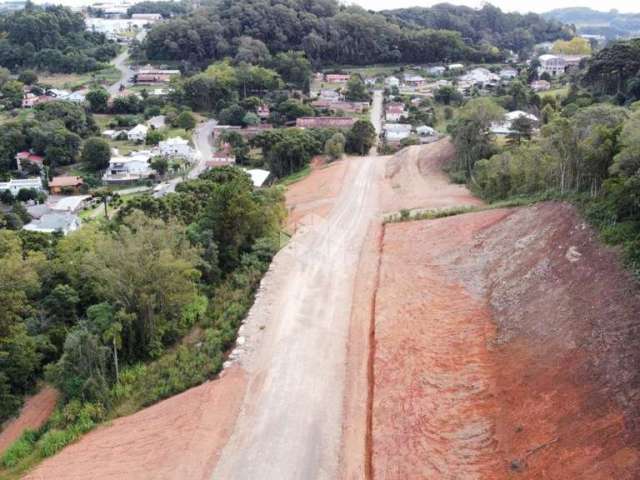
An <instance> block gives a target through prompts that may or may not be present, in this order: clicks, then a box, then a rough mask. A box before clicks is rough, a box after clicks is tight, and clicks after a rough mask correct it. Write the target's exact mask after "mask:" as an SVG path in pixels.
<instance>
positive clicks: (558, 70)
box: [538, 54, 567, 77]
mask: <svg viewBox="0 0 640 480" xmlns="http://www.w3.org/2000/svg"><path fill="white" fill-rule="evenodd" d="M538 61H539V62H540V67H539V68H538V73H539V74H540V75H542V74H543V73H548V74H549V75H551V76H552V77H553V76H556V75H561V74H563V73H564V71H565V68H566V67H567V63H566V62H565V60H564V58H563V57H561V56H560V55H550V54H547V55H540V56H539V57H538Z"/></svg>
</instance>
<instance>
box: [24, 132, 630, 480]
mask: <svg viewBox="0 0 640 480" xmlns="http://www.w3.org/2000/svg"><path fill="white" fill-rule="evenodd" d="M452 155H453V149H452V147H451V144H450V143H449V142H448V141H446V140H444V141H440V142H437V143H435V144H431V145H427V146H420V147H410V148H407V149H405V150H403V151H401V152H400V153H398V154H396V155H395V156H392V157H376V156H370V157H362V158H347V159H345V160H342V161H339V162H335V163H333V164H330V165H328V166H317V167H316V168H314V169H313V171H312V173H311V174H310V175H309V176H308V177H306V178H305V179H303V180H301V181H300V182H298V183H296V184H294V185H292V186H291V187H290V188H289V190H288V195H287V207H288V209H289V212H290V223H289V228H290V230H291V231H292V232H293V231H295V234H294V236H293V237H292V239H291V241H290V242H289V243H288V244H287V245H286V246H285V247H284V248H283V249H282V250H281V251H280V253H279V254H278V255H277V256H276V257H275V259H274V261H273V264H272V266H271V268H270V270H269V272H268V273H267V275H266V276H265V278H264V280H263V282H262V286H261V289H260V292H259V294H258V296H257V299H256V303H255V305H254V307H253V308H252V309H251V312H250V314H249V316H248V318H247V320H246V321H245V323H244V325H243V327H242V328H241V331H240V337H239V341H238V344H237V346H236V349H235V350H234V352H233V353H232V356H231V358H232V359H233V363H232V366H230V367H228V368H227V369H226V370H225V373H224V374H223V375H222V377H221V378H220V379H218V380H215V381H212V382H208V383H206V384H205V385H203V386H200V387H196V388H194V389H191V390H189V391H187V392H185V393H183V394H181V395H178V396H176V397H173V398H171V399H168V400H165V401H163V402H160V403H159V404H157V405H155V406H152V407H150V408H148V409H146V410H143V411H141V412H139V413H137V414H135V415H132V416H129V417H125V418H121V419H118V420H116V421H114V422H113V424H112V425H107V426H104V427H101V428H99V429H97V430H96V431H95V432H92V433H90V434H88V435H87V436H86V437H85V438H83V439H81V440H80V441H79V442H77V443H76V444H74V445H72V446H70V447H68V448H66V449H65V450H64V451H63V452H61V453H60V454H59V455H57V456H55V457H53V458H52V459H49V460H47V461H45V462H43V463H42V464H41V465H40V466H39V467H38V468H37V469H36V470H35V471H34V472H32V474H31V475H30V476H29V477H28V478H47V479H58V478H60V479H62V478H65V479H67V478H69V479H73V478H84V476H85V475H86V472H87V471H88V470H89V469H90V470H91V472H92V478H98V479H100V478H104V479H107V478H118V479H121V478H124V479H140V478H142V479H145V478H148V479H152V478H167V479H178V478H187V477H188V478H202V479H205V478H215V479H243V478H265V479H297V478H305V479H306V478H313V479H316V478H318V479H322V478H326V479H333V478H347V479H362V478H375V479H423V478H429V479H432V478H433V479H488V480H494V479H509V478H527V479H532V480H533V479H554V480H555V479H564V478H581V479H582V478H585V479H602V480H604V479H610V478H616V479H623V480H626V479H629V480H631V479H634V478H637V472H638V471H639V465H640V454H639V450H638V449H639V448H640V447H639V441H638V433H637V431H638V429H637V425H636V422H637V420H636V419H637V418H638V412H637V404H638V402H637V400H638V399H637V393H636V392H637V391H638V388H637V387H638V374H637V372H636V370H637V369H636V368H635V367H636V366H637V365H638V362H639V360H640V359H639V358H638V354H637V352H638V351H639V350H638V345H637V344H638V340H637V338H638V335H637V332H638V329H639V326H638V323H639V322H640V320H639V319H640V315H639V312H640V299H639V298H638V293H637V289H636V288H635V287H633V286H632V282H631V280H630V278H629V277H628V276H627V274H625V273H624V270H623V269H622V267H621V266H620V263H619V260H618V257H617V254H616V253H614V252H612V251H609V250H608V249H606V248H604V247H602V246H601V245H600V244H599V243H598V239H597V237H596V235H595V234H594V233H593V231H592V230H591V229H590V227H588V226H586V225H585V224H584V222H583V221H582V220H581V219H580V217H579V215H578V214H577V212H576V211H575V210H574V209H573V208H572V207H570V206H568V205H566V204H562V203H543V204H538V205H536V206H532V207H526V208H518V209H496V210H485V211H480V212H476V213H469V214H464V215H456V216H451V217H447V218H442V219H438V220H423V221H411V222H402V223H387V224H386V225H383V218H384V215H386V214H389V213H393V212H397V211H398V210H399V209H409V210H413V209H415V210H420V209H433V208H448V207H459V206H466V205H476V206H478V205H481V202H480V201H479V200H478V199H476V198H474V197H473V196H472V195H471V194H470V193H469V192H468V191H467V190H466V189H465V188H464V187H462V186H458V185H452V184H450V183H449V182H448V179H447V178H446V176H445V175H444V174H443V173H442V172H441V167H442V166H443V165H444V164H446V162H447V161H449V160H450V159H451V158H452ZM593 298H598V299H600V300H599V301H597V302H594V301H593Z"/></svg>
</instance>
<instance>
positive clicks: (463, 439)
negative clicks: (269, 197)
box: [372, 203, 640, 480]
mask: <svg viewBox="0 0 640 480" xmlns="http://www.w3.org/2000/svg"><path fill="white" fill-rule="evenodd" d="M382 248H383V254H382V261H381V269H380V286H379V289H378V292H377V301H376V312H375V320H376V326H375V328H376V332H375V338H376V344H375V360H374V375H375V376H374V379H375V383H374V395H373V412H372V417H373V421H372V426H373V433H372V436H373V438H372V440H373V442H372V445H373V449H372V454H373V455H372V464H373V478H375V479H376V480H377V479H385V480H387V479H425V478H428V479H492V480H493V479H510V478H522V479H531V480H533V479H536V480H538V479H553V480H564V479H598V480H600V479H602V480H605V479H616V480H627V479H628V480H632V479H637V478H640V429H639V428H638V427H639V425H638V418H640V417H639V416H638V413H640V412H638V409H639V408H640V406H639V405H640V403H639V402H638V399H639V398H638V397H639V396H640V393H639V392H640V390H639V388H638V387H639V386H640V373H639V372H638V365H640V335H638V333H639V330H640V294H639V292H638V289H637V288H636V287H635V286H633V283H632V281H631V279H630V278H629V277H628V276H627V274H626V273H625V272H624V270H623V268H622V267H621V266H620V262H619V260H618V258H617V256H616V254H615V253H613V252H611V251H610V250H608V249H606V248H604V247H602V246H601V245H599V243H598V241H597V238H596V237H595V234H594V233H593V232H592V230H591V229H590V228H589V227H587V226H586V225H584V223H583V222H582V221H581V219H580V217H579V215H578V214H577V213H576V212H575V210H574V209H573V208H572V207H570V206H568V205H566V204H561V203H547V204H540V205H537V206H535V207H529V208H523V209H518V210H493V211H485V212H480V213H474V214H467V215H459V216H455V217H449V218H444V219H440V220H433V221H420V222H407V223H399V224H389V225H387V226H386V228H385V236H384V240H383V247H382ZM408 267H409V268H408Z"/></svg>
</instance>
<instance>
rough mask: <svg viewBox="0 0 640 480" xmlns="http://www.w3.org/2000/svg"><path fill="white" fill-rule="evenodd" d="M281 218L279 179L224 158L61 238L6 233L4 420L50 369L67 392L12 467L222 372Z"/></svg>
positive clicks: (13, 455) (0, 249)
mask: <svg viewBox="0 0 640 480" xmlns="http://www.w3.org/2000/svg"><path fill="white" fill-rule="evenodd" d="M283 215H284V210H283V202H282V194H281V192H280V190H279V189H278V188H276V187H274V188H271V189H261V190H255V189H254V188H253V184H252V182H251V180H250V178H249V176H248V175H247V174H246V173H245V172H243V171H242V170H240V169H237V168H235V167H224V168H219V169H214V170H212V171H209V172H207V173H204V174H202V175H201V176H200V178H198V179H196V180H193V181H189V182H184V183H182V184H180V185H179V186H178V187H177V191H176V193H172V194H169V195H167V196H165V197H163V198H153V197H151V196H143V197H138V198H136V199H135V200H133V201H131V202H130V203H128V204H127V205H126V207H124V208H122V209H120V211H119V212H118V214H117V216H116V217H115V218H114V219H112V220H110V221H109V220H105V221H103V222H101V223H93V224H91V225H86V226H84V227H83V228H82V229H81V230H80V231H78V232H74V233H73V234H71V235H69V236H67V237H63V238H59V237H57V236H53V237H52V236H50V235H46V234H35V233H33V232H26V231H21V232H15V231H10V230H0V271H2V276H0V302H1V303H2V309H0V364H1V365H2V369H1V372H0V407H1V409H0V421H1V420H4V419H6V418H8V417H9V416H11V415H13V414H14V413H16V411H17V409H18V408H19V406H20V404H21V401H22V397H23V395H24V394H26V393H28V392H30V391H31V390H32V389H33V388H34V386H35V384H36V382H37V381H38V380H39V379H41V378H43V376H44V377H46V379H47V380H48V381H49V382H50V383H52V384H53V385H55V386H56V387H57V388H58V389H59V390H60V392H61V393H62V395H63V401H62V402H61V403H60V405H61V406H60V408H61V410H60V411H59V413H57V414H54V417H53V418H52V420H51V421H50V422H49V424H48V426H47V427H46V431H42V430H41V431H39V432H37V434H36V433H34V432H31V433H29V434H28V439H26V438H23V439H22V440H21V441H20V442H18V443H17V444H15V445H14V446H13V447H12V448H11V449H10V450H9V451H8V452H7V453H5V455H4V456H3V457H2V462H3V463H4V466H6V467H11V466H14V465H17V464H18V463H19V462H20V461H21V460H22V459H23V458H24V457H26V456H28V455H31V454H33V453H34V452H35V454H36V455H38V456H40V457H43V456H48V455H51V454H53V453H55V451H57V450H58V449H60V448H62V447H63V446H64V445H65V444H67V443H69V442H71V441H73V440H74V439H75V438H77V437H78V436H79V435H81V434H82V433H84V432H86V431H87V430H88V429H90V428H91V427H92V426H93V425H94V424H95V423H96V422H99V421H101V420H103V419H104V418H106V417H113V416H117V415H118V412H120V411H121V410H120V408H122V405H123V404H126V408H129V409H133V410H135V409H138V408H141V407H142V406H144V405H148V404H151V403H153V402H155V401H157V400H159V399H162V398H165V397H168V396H170V395H173V394H175V393H178V392H180V391H182V390H185V389H186V388H189V387H191V386H193V385H196V384H199V383H202V382H203V381H204V380H205V379H207V378H210V377H211V376H213V375H215V374H216V373H217V372H218V371H219V370H220V368H221V365H222V358H223V353H224V351H226V349H228V348H229V346H230V345H231V343H232V342H233V341H234V339H235V335H236V330H237V328H238V326H239V322H240V321H241V320H242V318H243V317H244V315H245V314H246V312H247V309H248V308H249V307H250V305H251V303H252V301H253V293H254V290H255V288H256V287H257V284H258V282H259V280H260V278H261V276H262V274H263V273H264V271H265V270H266V269H267V267H268V265H269V262H270V259H271V256H272V255H273V254H274V252H275V251H276V250H277V249H278V247H279V231H280V223H281V221H282V219H283ZM123 279H126V281H123ZM194 327H197V328H196V329H195V333H196V334H195V335H191V336H190V339H189V340H188V342H189V343H185V342H184V341H183V340H182V339H183V336H184V335H185V334H186V333H187V332H189V331H191V330H192V329H194ZM141 362H144V363H141Z"/></svg>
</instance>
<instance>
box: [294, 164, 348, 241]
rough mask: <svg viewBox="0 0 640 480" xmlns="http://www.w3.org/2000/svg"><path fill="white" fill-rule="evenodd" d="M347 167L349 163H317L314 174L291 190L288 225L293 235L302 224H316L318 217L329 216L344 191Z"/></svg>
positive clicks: (297, 183)
mask: <svg viewBox="0 0 640 480" xmlns="http://www.w3.org/2000/svg"><path fill="white" fill-rule="evenodd" d="M346 167H347V160H340V161H337V162H333V163H330V164H325V163H323V162H322V161H318V160H316V161H314V163H313V164H312V167H311V168H312V171H311V174H309V175H308V176H307V177H305V178H303V179H302V180H300V181H298V182H295V183H293V184H292V185H290V186H289V187H288V188H287V193H286V205H287V210H288V217H287V226H288V228H289V230H290V231H291V232H295V231H296V230H297V229H298V227H299V226H300V225H301V224H305V223H307V222H313V216H314V215H318V216H320V217H323V218H324V217H326V216H327V215H328V213H329V212H330V211H331V209H332V208H333V205H334V203H335V199H336V197H337V196H338V194H339V193H340V189H341V188H342V184H343V181H344V176H345V173H346V171H347V168H346Z"/></svg>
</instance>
